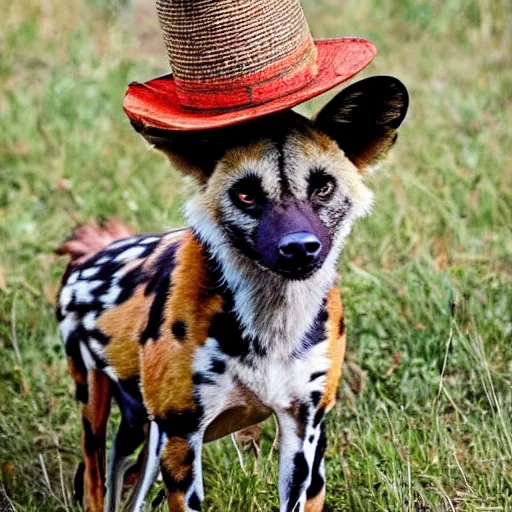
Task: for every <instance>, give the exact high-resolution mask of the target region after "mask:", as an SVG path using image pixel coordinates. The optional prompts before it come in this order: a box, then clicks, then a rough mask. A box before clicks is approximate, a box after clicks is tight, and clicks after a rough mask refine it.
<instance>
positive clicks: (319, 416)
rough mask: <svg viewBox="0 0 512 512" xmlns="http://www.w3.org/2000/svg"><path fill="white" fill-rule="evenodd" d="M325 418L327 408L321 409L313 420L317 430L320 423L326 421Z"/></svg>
mask: <svg viewBox="0 0 512 512" xmlns="http://www.w3.org/2000/svg"><path fill="white" fill-rule="evenodd" d="M324 416H325V407H320V408H319V409H318V410H317V411H316V413H315V417H314V418H313V427H314V428H316V427H318V425H319V424H320V422H321V421H322V420H323V419H324Z"/></svg>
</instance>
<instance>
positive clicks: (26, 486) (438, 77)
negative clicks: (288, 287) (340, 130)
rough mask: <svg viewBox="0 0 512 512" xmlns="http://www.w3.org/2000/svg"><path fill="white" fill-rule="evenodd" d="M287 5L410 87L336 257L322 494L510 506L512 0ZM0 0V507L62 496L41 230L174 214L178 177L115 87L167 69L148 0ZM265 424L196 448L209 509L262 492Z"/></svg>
mask: <svg viewBox="0 0 512 512" xmlns="http://www.w3.org/2000/svg"><path fill="white" fill-rule="evenodd" d="M303 5H304V8H305V10H306V14H307V16H308V19H309V22H310V25H311V29H312V32H313V35H314V36H317V37H330V36H343V35H345V36H349V35H357V36H362V37H366V38H368V39H370V40H372V41H374V42H375V43H376V45H377V47H378V49H379V53H378V55H377V57H376V59H375V60H374V62H373V63H372V64H371V65H370V66H369V67H368V68H367V69H366V70H365V71H364V73H362V74H361V75H359V78H361V77H364V76H369V75H377V74H391V75H395V76H397V77H399V78H400V79H401V80H402V81H403V82H404V83H405V84H406V85H407V86H408V88H409V90H410V95H411V107H410V113H409V115H408V118H407V120H406V122H405V124H404V126H403V128H402V129H401V131H400V136H399V141H398V143H397V145H396V147H395V149H394V150H393V151H392V154H391V156H390V158H389V160H388V162H387V165H385V166H384V167H383V168H382V169H381V171H380V172H379V173H378V174H376V175H375V176H373V177H371V178H370V179H369V185H370V187H371V188H372V189H373V190H374V191H375V192H376V204H375V209H374V213H373V215H372V216H371V217H369V218H367V219H364V220H363V221H360V222H359V224H358V225H357V226H356V227H355V229H354V231H353V233H352V235H351V237H350V239H349V242H348V245H347V247H346V249H345V251H344V253H343V257H342V262H341V265H340V270H341V273H342V279H343V282H342V292H343V298H344V302H345V307H346V316H347V327H348V333H349V356H348V362H347V365H346V368H345V373H344V379H343V383H342V386H341V388H340V400H339V402H338V405H337V407H336V409H335V411H334V412H333V414H331V417H330V419H329V428H328V432H329V440H330V445H329V449H328V452H327V475H328V498H327V507H326V510H328V511H359V510H361V511H366V510H367V511H377V510H387V511H404V510H405V511H417V512H420V511H421V512H427V511H444V510H447V511H452V512H453V511H466V510H475V511H476V510H479V511H483V510H504V511H505V510H512V424H511V412H512V411H511V406H512V238H511V226H512V161H511V149H512V57H511V47H512V4H511V3H510V0H473V1H469V0H401V1H394V2H391V1H385V0H346V1H344V2H340V1H339V0H304V1H303ZM0 12H1V13H2V14H1V20H0V90H1V94H0V510H1V511H11V510H19V511H57V510H59V511H60V510H75V505H73V503H72V500H71V481H72V474H73V470H74V467H75V466H76V464H77V462H78V460H79V457H80V441H79V436H80V428H81V427H80V420H79V414H78V408H77V406H76V405H75V402H74V399H73V388H72V384H71V379H70V378H68V376H67V371H66V365H65V358H64V354H63V349H62V346H61V342H60V340H59V338H58V335H57V328H56V322H55V320H54V314H53V310H54V298H55V294H56V291H57V289H58V282H59V278H60V276H61V274H62V271H63V268H64V261H62V260H61V259H59V258H57V257H56V256H54V255H53V253H52V251H53V250H54V249H55V248H56V247H57V246H58V244H59V242H61V241H62V240H63V239H64V238H65V237H66V236H67V234H68V233H69V232H70V230H71V229H72V228H73V226H75V225H76V224H77V223H79V222H82V221H85V220H87V219H91V218H98V217H111V216H117V217H119V218H121V219H123V220H125V221H126V222H128V223H129V224H130V225H131V226H132V227H134V228H135V229H137V230H139V231H160V230H164V229H166V228H168V227H172V226H177V225H180V224H181V223H182V222H183V219H182V214H181V210H180V206H181V205H182V203H183V200H184V198H185V197H186V196H187V194H188V192H189V190H190V184H189V183H188V182H187V181H186V180H184V179H182V178H181V177H180V176H179V175H178V174H177V172H176V171H174V170H173V169H171V168H170V167H169V165H168V163H167V162H166V161H165V160H164V158H163V157H162V156H161V155H159V154H157V153H156V152H154V151H150V150H149V149H148V148H147V146H146V145H145V144H144V143H143V141H142V140H141V139H140V138H139V137H138V136H137V135H136V133H135V132H134V131H133V130H132V128H131V127H130V125H129V123H128V121H127V119H126V117H125V115H124V113H123V111H122V108H121V102H122V98H123V94H124V91H125V89H126V86H127V84H128V83H129V82H130V81H132V80H138V81H143V80H145V79H149V78H151V77H153V76H156V75H159V74H162V73H165V72H167V71H168V63H167V58H166V53H165V50H164V47H163V43H162V39H161V35H160V32H159V29H158V25H157V19H156V14H155V12H154V5H153V2H152V0H132V1H130V0H125V1H122V0H70V1H63V0H45V1H40V0H18V1H17V2H12V1H9V0H0ZM356 79H357V78H356ZM328 96H329V95H326V96H324V97H321V98H317V99H316V100H315V101H313V102H311V103H309V104H306V105H303V106H301V107H300V108H299V110H300V111H302V112H303V113H305V114H312V113H314V112H315V111H316V110H317V109H318V108H319V106H320V105H322V104H324V103H325V102H326V101H327V99H328ZM274 434H275V425H274V423H273V421H269V422H267V423H266V424H265V425H264V428H263V431H262V435H261V438H260V439H259V441H258V442H254V441H249V442H247V443H245V449H244V451H243V454H242V459H241V461H240V460H239V459H238V457H237V454H236V451H235V449H234V446H233V444H232V442H231V440H229V439H227V440H223V441H221V442H218V443H214V444H212V445H209V446H208V447H207V449H206V450H205V455H204V461H205V485H206V495H207V499H206V503H205V510H211V511H218V510H232V511H240V512H248V511H250V512H252V511H254V512H256V511H265V512H266V511H269V510H278V508H277V491H276V485H275V482H276V470H277V464H276V462H277V457H276V453H275V447H274V446H273V440H274ZM239 442H240V443H241V440H239ZM242 444H243V443H242ZM241 462H243V464H242V463H241ZM157 492H158V488H156V489H155V492H154V495H156V494H157ZM148 509H150V507H148ZM157 509H159V507H157Z"/></svg>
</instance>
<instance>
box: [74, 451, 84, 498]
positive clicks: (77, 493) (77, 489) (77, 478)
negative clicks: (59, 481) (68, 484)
mask: <svg viewBox="0 0 512 512" xmlns="http://www.w3.org/2000/svg"><path fill="white" fill-rule="evenodd" d="M84 473H85V463H84V461H83V460H82V461H80V463H79V464H78V466H77V467H76V469H75V474H74V476H73V501H74V502H75V503H80V504H81V505H83V500H84Z"/></svg>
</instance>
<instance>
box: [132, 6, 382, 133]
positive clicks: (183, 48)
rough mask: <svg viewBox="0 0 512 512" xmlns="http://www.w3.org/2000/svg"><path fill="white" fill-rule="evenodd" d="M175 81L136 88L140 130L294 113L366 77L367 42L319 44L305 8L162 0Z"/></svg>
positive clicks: (370, 55) (222, 123)
mask: <svg viewBox="0 0 512 512" xmlns="http://www.w3.org/2000/svg"><path fill="white" fill-rule="evenodd" d="M156 7H157V12H158V17H159V20H160V26H161V27H162V31H163V35H164V41H165V44H166V46H167V53H168V55H169V61H170V64H171V69H172V74H169V75H165V76H162V77H158V78H154V79H153V80H150V81H149V82H145V83H138V82H134V83H132V84H130V86H129V87H128V90H127V92H126V96H125V98H124V102H123V107H124V110H125V112H126V114H127V115H128V117H129V118H130V120H131V121H132V123H134V124H137V125H139V126H144V127H145V128H158V129H164V130H200V129H208V128H218V127H221V126H227V125H231V124H235V123H240V122H243V121H247V120H249V119H254V118H256V117H260V116H263V115H265V114H270V113H273V112H277V111H279V110H285V109H288V108H291V107H293V106H295V105H298V104H299V103H302V102H304V101H306V100H309V99H311V98H313V97H315V96H318V95H319V94H322V93H323V92H325V91H327V90H329V89H332V88H333V87H335V86H336V85H338V84H340V83H342V82H344V81H345V80H348V79H349V78H351V77H352V76H353V75H355V74H356V73H358V72H359V71H361V69H363V68H364V67H365V66H366V65H367V64H368V63H369V62H370V61H371V60H372V59H373V57H374V56H375V53H376V49H375V46H374V45H373V44H372V43H370V42H369V41H366V40H364V39H359V38H337V39H317V40H313V39H312V37H311V34H310V32H309V27H308V24H307V21H306V18H305V17H304V12H303V11H302V8H301V6H300V3H299V0H156Z"/></svg>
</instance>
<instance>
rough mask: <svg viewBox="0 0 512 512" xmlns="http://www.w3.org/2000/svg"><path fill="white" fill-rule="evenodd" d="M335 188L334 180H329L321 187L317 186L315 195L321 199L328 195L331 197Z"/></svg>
mask: <svg viewBox="0 0 512 512" xmlns="http://www.w3.org/2000/svg"><path fill="white" fill-rule="evenodd" d="M333 189H334V184H333V182H332V181H328V182H327V183H325V184H324V185H322V186H321V187H319V188H317V189H316V190H315V191H314V192H313V195H314V196H315V197H318V198H320V199H326V198H327V197H329V196H330V195H331V194H332V191H333Z"/></svg>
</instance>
